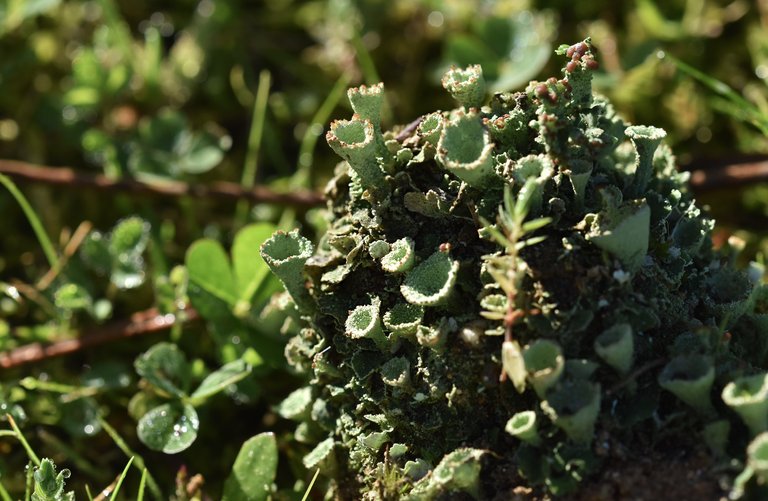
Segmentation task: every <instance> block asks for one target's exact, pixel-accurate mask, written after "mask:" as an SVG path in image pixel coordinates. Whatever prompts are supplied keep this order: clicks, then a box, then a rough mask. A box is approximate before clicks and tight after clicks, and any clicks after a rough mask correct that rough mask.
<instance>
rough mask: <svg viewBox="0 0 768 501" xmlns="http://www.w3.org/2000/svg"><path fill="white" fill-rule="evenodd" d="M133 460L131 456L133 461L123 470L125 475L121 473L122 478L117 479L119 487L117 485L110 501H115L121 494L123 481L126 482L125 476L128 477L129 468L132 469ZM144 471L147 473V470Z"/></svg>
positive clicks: (129, 461)
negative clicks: (119, 493) (118, 494)
mask: <svg viewBox="0 0 768 501" xmlns="http://www.w3.org/2000/svg"><path fill="white" fill-rule="evenodd" d="M133 459H134V456H131V459H129V460H128V464H126V465H125V468H123V473H121V474H120V478H118V479H117V485H115V490H113V491H112V495H111V496H109V501H115V500H116V499H117V493H118V492H120V487H122V486H123V480H125V476H126V475H128V468H130V467H131V464H132V463H133ZM143 471H147V469H146V468H144V470H143Z"/></svg>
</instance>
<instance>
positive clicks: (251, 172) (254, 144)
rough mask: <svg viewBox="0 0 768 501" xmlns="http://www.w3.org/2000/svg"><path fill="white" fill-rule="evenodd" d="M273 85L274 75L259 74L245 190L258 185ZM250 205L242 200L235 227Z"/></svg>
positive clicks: (244, 182) (236, 214)
mask: <svg viewBox="0 0 768 501" xmlns="http://www.w3.org/2000/svg"><path fill="white" fill-rule="evenodd" d="M271 84H272V74H271V73H270V72H269V71H268V70H263V71H262V72H261V73H260V74H259V88H258V90H257V91H256V97H255V99H254V100H253V115H252V118H251V131H250V133H249V134H248V151H247V153H246V155H245V164H244V165H243V176H242V178H241V179H240V185H241V186H242V187H243V188H245V189H250V188H253V186H254V185H255V184H256V175H257V173H258V171H259V151H260V150H261V138H262V137H263V136H264V122H265V120H266V117H267V102H268V100H269V88H270V85H271ZM249 207H250V204H249V203H248V201H247V200H241V201H240V202H239V203H238V204H237V209H236V211H235V226H242V225H243V224H245V220H246V218H247V217H248V209H249Z"/></svg>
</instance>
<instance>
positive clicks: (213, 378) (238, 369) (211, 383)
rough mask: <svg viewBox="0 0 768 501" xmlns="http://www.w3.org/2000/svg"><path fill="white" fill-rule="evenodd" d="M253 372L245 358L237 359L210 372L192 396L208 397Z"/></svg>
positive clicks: (197, 397)
mask: <svg viewBox="0 0 768 501" xmlns="http://www.w3.org/2000/svg"><path fill="white" fill-rule="evenodd" d="M250 373H251V366H250V365H248V364H247V363H245V361H244V360H241V359H240V360H235V361H234V362H230V363H228V364H226V365H224V366H223V367H221V368H220V369H219V370H217V371H214V372H212V373H211V374H209V375H208V376H207V377H206V378H205V379H204V380H203V382H202V383H200V386H199V387H198V388H197V389H196V390H195V392H194V393H192V398H193V399H195V400H197V399H201V400H202V399H206V398H208V397H210V396H212V395H215V394H216V393H219V392H220V391H222V390H224V389H226V388H227V387H228V386H229V385H232V384H235V383H237V382H238V381H240V380H242V379H243V378H245V377H246V376H247V375H248V374H250Z"/></svg>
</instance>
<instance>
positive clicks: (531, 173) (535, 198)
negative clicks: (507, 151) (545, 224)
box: [507, 155, 554, 214]
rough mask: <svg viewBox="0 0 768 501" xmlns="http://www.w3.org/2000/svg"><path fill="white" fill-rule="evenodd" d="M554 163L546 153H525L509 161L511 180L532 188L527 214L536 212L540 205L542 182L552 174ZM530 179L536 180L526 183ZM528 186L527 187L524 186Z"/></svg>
mask: <svg viewBox="0 0 768 501" xmlns="http://www.w3.org/2000/svg"><path fill="white" fill-rule="evenodd" d="M553 171H554V164H553V163H552V160H550V158H549V157H548V156H546V155H527V156H524V157H523V158H520V159H518V160H516V161H515V162H511V163H510V167H509V172H508V173H507V175H509V176H510V177H511V178H512V180H513V181H514V182H515V183H516V184H519V185H520V186H522V187H523V188H524V189H532V190H534V191H533V193H531V195H529V196H530V200H531V201H530V205H529V210H528V212H529V214H537V213H538V212H539V211H540V210H541V207H542V203H543V200H542V196H543V191H544V183H545V182H546V180H547V179H550V178H551V177H552V175H553ZM530 179H535V180H536V181H537V182H535V183H533V184H527V183H528V181H529V180H530ZM526 186H528V187H529V188H526ZM518 196H520V195H518Z"/></svg>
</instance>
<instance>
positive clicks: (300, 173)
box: [291, 73, 351, 188]
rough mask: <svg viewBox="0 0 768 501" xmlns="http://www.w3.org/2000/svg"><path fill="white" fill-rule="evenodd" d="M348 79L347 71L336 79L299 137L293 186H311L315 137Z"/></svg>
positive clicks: (336, 102)
mask: <svg viewBox="0 0 768 501" xmlns="http://www.w3.org/2000/svg"><path fill="white" fill-rule="evenodd" d="M350 79H351V76H350V75H349V74H348V73H343V74H342V75H341V76H340V77H339V79H338V80H336V83H335V84H334V85H333V88H332V89H331V92H329V93H328V97H326V98H325V101H323V104H321V105H320V107H319V108H318V109H317V112H316V113H315V116H313V117H312V121H311V122H310V123H309V125H308V126H307V131H306V132H305V133H304V137H302V139H301V146H300V147H299V162H298V168H297V169H296V174H295V175H294V176H293V180H292V181H293V182H292V183H291V184H292V185H293V186H294V187H300V186H301V187H305V188H310V187H311V185H312V176H311V169H312V162H313V160H314V151H315V145H317V139H318V138H319V137H320V136H321V135H322V131H323V129H324V127H325V124H326V123H328V120H329V119H330V117H331V113H332V112H333V109H334V108H336V105H337V104H339V101H341V98H342V97H343V96H344V94H345V92H346V90H347V86H348V85H349V81H350ZM318 131H319V132H318Z"/></svg>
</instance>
